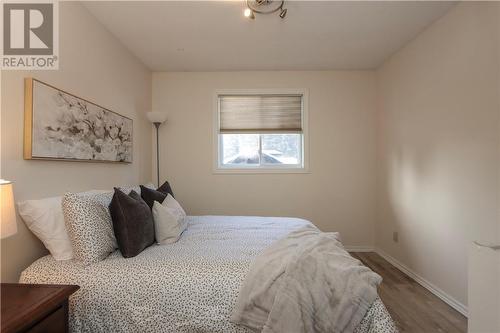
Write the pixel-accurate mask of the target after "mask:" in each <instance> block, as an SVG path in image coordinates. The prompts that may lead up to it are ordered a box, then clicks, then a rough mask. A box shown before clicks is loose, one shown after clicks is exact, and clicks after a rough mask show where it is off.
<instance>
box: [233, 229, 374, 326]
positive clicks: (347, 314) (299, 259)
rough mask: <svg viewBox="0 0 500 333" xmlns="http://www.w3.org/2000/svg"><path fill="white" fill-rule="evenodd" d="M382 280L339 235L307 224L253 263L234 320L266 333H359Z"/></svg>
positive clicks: (272, 245) (267, 249)
mask: <svg viewBox="0 0 500 333" xmlns="http://www.w3.org/2000/svg"><path fill="white" fill-rule="evenodd" d="M381 281H382V278H381V277H380V276H379V275H378V274H377V273H375V272H373V271H372V270H371V269H369V268H368V267H366V266H364V265H363V264H361V263H360V262H359V260H356V259H354V258H353V257H351V256H350V255H349V253H347V251H346V250H345V249H344V247H343V246H342V244H341V243H340V240H339V238H338V233H336V232H321V231H320V230H318V228H316V227H314V226H312V225H306V226H304V227H302V228H300V229H297V230H294V231H292V232H291V233H289V234H288V235H287V236H286V237H285V238H283V239H281V240H278V241H276V242H274V243H273V244H271V245H270V246H269V247H267V248H266V249H265V250H264V251H263V252H262V253H261V254H260V255H259V256H258V257H257V258H256V259H255V260H254V261H253V263H252V265H251V266H250V270H249V272H248V273H247V275H246V278H245V281H244V282H243V286H242V288H241V289H240V293H239V296H238V301H237V303H236V306H235V308H234V310H233V314H232V316H231V321H232V322H234V323H238V324H242V325H245V326H247V327H249V328H252V329H255V330H258V331H262V333H279V332H297V333H299V332H301V333H312V332H325V333H341V332H354V330H355V329H356V327H357V326H358V325H359V323H360V322H361V321H362V320H363V318H364V317H365V315H366V313H367V312H368V310H369V309H370V307H371V306H372V304H373V302H374V301H375V300H376V299H377V296H378V295H377V288H378V285H379V284H380V282H381Z"/></svg>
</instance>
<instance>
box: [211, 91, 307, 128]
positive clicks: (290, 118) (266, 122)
mask: <svg viewBox="0 0 500 333" xmlns="http://www.w3.org/2000/svg"><path fill="white" fill-rule="evenodd" d="M219 130H220V133H241V132H256V133H263V132H264V133H265V132H273V133H276V132H285V133H300V132H302V95H219Z"/></svg>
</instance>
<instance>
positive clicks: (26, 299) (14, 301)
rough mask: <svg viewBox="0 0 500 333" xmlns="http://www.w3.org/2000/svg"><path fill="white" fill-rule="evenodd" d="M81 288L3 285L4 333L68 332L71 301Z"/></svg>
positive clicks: (2, 328)
mask: <svg viewBox="0 0 500 333" xmlns="http://www.w3.org/2000/svg"><path fill="white" fill-rule="evenodd" d="M78 288H79V287H78V286H72V285H50V284H22V283H2V290H1V294H2V297H1V298H0V300H1V303H2V312H1V318H2V320H1V321H0V324H1V327H0V332H1V333H26V332H29V333H62V332H68V299H69V297H70V296H71V295H72V294H73V293H74V292H75V291H77V290H78Z"/></svg>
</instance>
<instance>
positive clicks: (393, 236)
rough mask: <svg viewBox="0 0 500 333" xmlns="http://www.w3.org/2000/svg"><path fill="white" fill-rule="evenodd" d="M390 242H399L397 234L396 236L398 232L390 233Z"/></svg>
mask: <svg viewBox="0 0 500 333" xmlns="http://www.w3.org/2000/svg"><path fill="white" fill-rule="evenodd" d="M392 240H393V241H394V242H395V243H397V242H398V241H399V234H398V232H397V231H394V232H393V233H392Z"/></svg>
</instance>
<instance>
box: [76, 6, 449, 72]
mask: <svg viewBox="0 0 500 333" xmlns="http://www.w3.org/2000/svg"><path fill="white" fill-rule="evenodd" d="M85 6H86V7H87V8H88V9H89V11H90V12H91V13H92V14H94V15H95V16H96V17H97V19H98V20H99V21H100V22H101V23H102V24H103V25H104V26H105V27H107V29H108V30H109V31H111V32H112V33H113V34H114V35H115V36H116V37H117V38H118V39H119V40H120V41H121V42H122V43H123V44H124V45H125V46H126V47H127V48H128V49H130V51H132V53H134V54H135V55H136V56H137V57H138V58H139V59H141V60H142V62H143V63H144V64H146V65H147V66H148V67H149V68H150V69H151V70H153V71H218V70H325V69H372V68H376V67H378V66H379V65H380V64H381V63H382V62H383V61H384V60H386V59H387V58H388V57H389V56H390V55H391V54H393V53H394V52H395V51H397V50H398V49H399V48H401V47H402V46H403V45H405V44H406V43H407V42H408V41H409V40H411V39H412V38H414V37H415V36H416V35H417V34H418V33H419V32H420V31H422V30H423V29H425V27H427V26H428V25H429V24H430V23H432V22H433V21H434V20H436V19H437V18H439V17H441V16H442V15H443V14H444V13H446V12H447V11H448V10H449V9H450V8H451V6H453V3H452V2H441V1H432V2H426V1H393V2H391V1H388V2H377V1H368V2H358V1H342V2H341V1H287V2H286V8H288V14H287V17H286V19H284V20H282V19H280V18H279V17H278V15H277V14H271V15H257V16H256V19H255V20H249V19H246V18H244V17H243V15H242V14H243V9H244V8H245V2H244V1H216V2H215V1H201V2H195V1H179V2H177V1H176V2H173V1H168V2H164V1H152V2H149V1H133V2H113V1H98V2H97V1H96V2H85Z"/></svg>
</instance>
